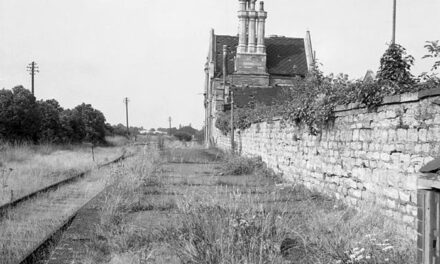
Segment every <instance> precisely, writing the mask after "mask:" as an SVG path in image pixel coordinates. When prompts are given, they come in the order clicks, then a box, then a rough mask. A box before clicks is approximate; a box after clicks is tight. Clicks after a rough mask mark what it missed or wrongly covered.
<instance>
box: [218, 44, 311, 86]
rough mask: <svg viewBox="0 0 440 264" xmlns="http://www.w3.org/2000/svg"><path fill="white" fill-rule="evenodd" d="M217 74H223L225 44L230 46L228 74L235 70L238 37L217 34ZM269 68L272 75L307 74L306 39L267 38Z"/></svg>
mask: <svg viewBox="0 0 440 264" xmlns="http://www.w3.org/2000/svg"><path fill="white" fill-rule="evenodd" d="M215 39H216V40H215V41H216V50H215V52H216V70H215V76H216V77H220V76H222V57H223V45H227V46H228V66H227V67H228V74H232V73H233V71H234V57H235V53H236V50H237V46H238V37H236V36H222V35H216V36H215ZM265 44H266V53H267V70H268V73H269V74H272V75H282V76H294V75H306V74H307V59H306V53H305V49H304V39H302V38H286V37H271V38H266V39H265Z"/></svg>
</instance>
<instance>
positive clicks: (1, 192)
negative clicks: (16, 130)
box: [0, 143, 123, 204]
mask: <svg viewBox="0 0 440 264" xmlns="http://www.w3.org/2000/svg"><path fill="white" fill-rule="evenodd" d="M122 153H123V147H106V148H105V147H97V148H94V152H93V155H92V150H91V148H89V147H86V146H82V145H51V144H46V145H33V144H27V143H21V144H11V143H1V144H0V204H4V203H6V202H9V201H10V200H11V199H12V200H13V199H15V198H19V197H21V196H23V195H26V194H28V193H31V192H33V191H36V190H38V189H40V188H43V187H45V186H48V185H50V184H53V183H55V182H58V181H60V180H63V179H66V178H69V177H71V176H73V175H76V174H78V173H80V172H83V171H86V170H88V169H91V168H92V167H94V166H96V165H97V164H102V163H106V162H108V161H110V160H113V159H115V158H117V157H118V156H120V155H121V154H122ZM93 158H94V160H93Z"/></svg>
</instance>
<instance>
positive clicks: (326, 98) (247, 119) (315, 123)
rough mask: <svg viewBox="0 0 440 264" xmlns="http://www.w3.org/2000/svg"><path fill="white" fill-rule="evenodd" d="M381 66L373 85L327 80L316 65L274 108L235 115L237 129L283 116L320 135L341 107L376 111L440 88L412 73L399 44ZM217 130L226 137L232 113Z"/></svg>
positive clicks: (250, 108)
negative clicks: (390, 101) (397, 98)
mask: <svg viewBox="0 0 440 264" xmlns="http://www.w3.org/2000/svg"><path fill="white" fill-rule="evenodd" d="M434 44H435V45H437V44H438V43H431V49H432V50H433V51H432V52H431V51H430V50H429V49H428V51H430V54H431V55H432V56H433V57H435V56H439V54H440V53H439V50H440V48H438V45H437V46H435V45H434ZM436 48H438V49H436ZM380 63H381V64H380V68H379V71H378V74H377V78H376V79H375V80H370V81H363V80H349V78H348V76H347V75H343V74H339V75H337V76H334V75H328V76H324V75H323V73H322V71H320V69H319V68H318V66H317V65H316V64H315V65H314V67H313V68H312V70H311V71H310V73H309V75H308V76H307V77H306V78H295V79H293V80H292V85H291V86H290V87H286V88H284V89H283V90H282V91H281V93H280V94H278V96H277V98H276V100H275V102H276V103H275V104H274V105H270V106H268V105H263V104H259V103H258V102H252V103H250V104H249V105H248V106H246V107H243V108H239V109H237V110H236V111H234V129H246V128H248V127H250V126H251V125H252V124H253V123H257V122H261V121H263V120H267V119H271V118H272V117H274V116H281V117H282V118H283V120H284V121H286V122H291V123H296V124H297V125H304V126H306V127H307V128H308V129H309V132H310V133H311V134H317V133H319V132H320V131H321V130H322V129H323V128H325V127H326V126H328V125H329V124H331V123H332V121H333V120H334V109H335V107H336V106H338V105H344V104H349V103H361V104H364V105H365V106H366V107H367V108H369V109H370V110H374V109H375V108H377V106H379V105H380V104H381V103H382V101H383V98H384V97H385V96H389V95H395V94H401V93H405V92H416V91H420V90H425V89H430V88H433V84H434V86H435V87H438V86H437V85H439V84H440V82H437V83H436V82H432V81H431V82H427V81H425V80H423V79H421V78H420V77H419V78H415V77H414V76H413V75H412V74H411V72H410V70H411V66H412V65H413V63H414V58H413V57H412V56H410V55H407V53H406V50H405V49H404V48H403V47H402V46H400V45H398V44H393V45H390V46H389V48H388V49H387V50H386V51H385V53H384V55H383V56H382V58H381V60H380ZM439 65H440V64H438V65H437V64H436V65H435V66H437V67H439ZM434 80H435V78H434ZM436 80H437V81H438V78H437V79H436ZM216 127H217V128H218V129H219V130H220V131H222V133H224V134H227V133H229V132H230V127H231V126H230V112H229V111H228V112H221V113H218V114H217V120H216Z"/></svg>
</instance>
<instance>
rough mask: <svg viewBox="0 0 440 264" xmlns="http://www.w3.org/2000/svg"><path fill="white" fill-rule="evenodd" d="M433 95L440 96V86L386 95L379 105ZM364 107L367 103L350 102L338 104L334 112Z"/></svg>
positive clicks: (417, 99)
mask: <svg viewBox="0 0 440 264" xmlns="http://www.w3.org/2000/svg"><path fill="white" fill-rule="evenodd" d="M433 96H440V87H438V88H433V89H429V90H424V91H419V92H414V93H404V94H398V95H392V96H385V97H384V98H383V101H382V103H381V104H380V105H379V106H383V105H390V104H400V103H408V102H418V101H420V100H422V99H425V98H428V97H433ZM364 107H366V106H365V104H360V103H350V104H348V105H338V106H336V107H335V110H334V112H344V111H350V110H355V109H359V108H364Z"/></svg>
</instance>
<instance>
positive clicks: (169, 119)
mask: <svg viewBox="0 0 440 264" xmlns="http://www.w3.org/2000/svg"><path fill="white" fill-rule="evenodd" d="M168 123H169V127H170V128H169V130H168V135H170V136H171V116H170V117H168Z"/></svg>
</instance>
